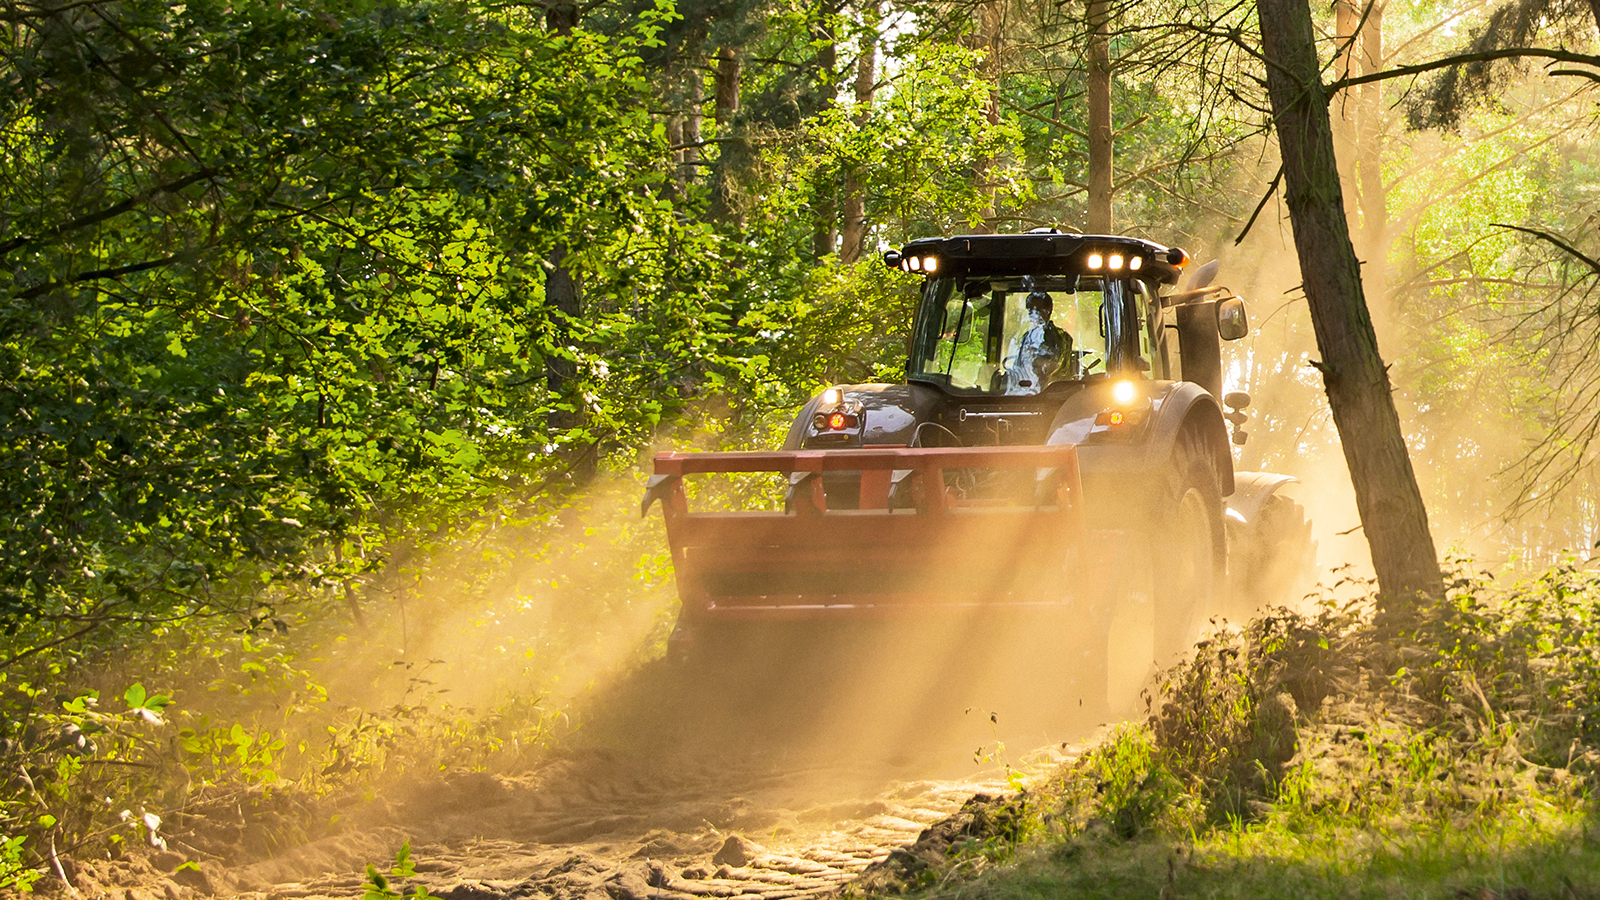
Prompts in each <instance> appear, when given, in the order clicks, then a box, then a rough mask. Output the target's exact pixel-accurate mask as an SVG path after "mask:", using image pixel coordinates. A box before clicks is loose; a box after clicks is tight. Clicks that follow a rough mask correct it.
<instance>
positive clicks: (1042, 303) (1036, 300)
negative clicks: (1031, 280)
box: [1027, 291, 1056, 319]
mask: <svg viewBox="0 0 1600 900" xmlns="http://www.w3.org/2000/svg"><path fill="white" fill-rule="evenodd" d="M1027 306H1028V312H1030V313H1038V314H1039V315H1040V316H1041V317H1043V318H1045V319H1048V318H1050V314H1051V313H1053V312H1055V308H1056V304H1055V301H1054V300H1051V299H1050V295H1049V294H1047V293H1045V292H1044V291H1034V292H1033V293H1031V294H1029V295H1028V300H1027Z"/></svg>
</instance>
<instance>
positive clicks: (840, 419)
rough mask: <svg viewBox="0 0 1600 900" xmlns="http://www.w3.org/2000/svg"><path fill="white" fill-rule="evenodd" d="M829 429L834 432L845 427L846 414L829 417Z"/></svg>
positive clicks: (835, 414)
mask: <svg viewBox="0 0 1600 900" xmlns="http://www.w3.org/2000/svg"><path fill="white" fill-rule="evenodd" d="M828 427H829V428H832V429H833V430H834V431H838V430H839V429H841V428H843V427H844V413H834V414H833V415H831V416H829V417H828Z"/></svg>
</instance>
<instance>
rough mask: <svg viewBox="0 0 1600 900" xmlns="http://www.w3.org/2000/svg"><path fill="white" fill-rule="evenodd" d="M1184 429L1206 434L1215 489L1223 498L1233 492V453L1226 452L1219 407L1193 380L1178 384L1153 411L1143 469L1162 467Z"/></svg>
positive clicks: (1227, 449)
mask: <svg viewBox="0 0 1600 900" xmlns="http://www.w3.org/2000/svg"><path fill="white" fill-rule="evenodd" d="M1184 428H1198V429H1200V432H1201V434H1203V435H1205V438H1206V443H1207V444H1208V445H1209V446H1210V447H1211V452H1212V453H1213V454H1214V455H1215V456H1216V460H1217V481H1218V485H1217V486H1218V487H1219V488H1220V489H1221V491H1222V496H1224V497H1227V496H1230V495H1231V494H1232V493H1233V491H1234V479H1233V452H1232V451H1231V450H1229V444H1228V427H1227V426H1226V425H1224V424H1223V421H1222V407H1221V406H1220V405H1219V404H1218V403H1217V398H1216V397H1214V396H1212V394H1211V392H1210V391H1207V390H1206V389H1205V388H1203V387H1201V386H1200V385H1198V384H1195V383H1194V382H1192V381H1182V382H1178V383H1177V386H1176V387H1174V388H1173V389H1172V392H1171V393H1170V394H1168V395H1167V396H1166V398H1165V399H1164V400H1162V402H1161V404H1160V407H1159V408H1158V409H1157V410H1156V412H1155V416H1154V418H1153V420H1152V421H1151V423H1150V431H1149V433H1148V434H1147V435H1146V436H1145V441H1144V452H1145V458H1144V464H1145V467H1146V468H1154V467H1156V466H1161V465H1165V464H1166V462H1167V460H1168V459H1171V458H1172V445H1173V444H1174V443H1176V442H1177V440H1178V432H1179V431H1180V430H1182V429H1184Z"/></svg>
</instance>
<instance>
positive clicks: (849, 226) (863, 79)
mask: <svg viewBox="0 0 1600 900" xmlns="http://www.w3.org/2000/svg"><path fill="white" fill-rule="evenodd" d="M878 9H879V7H878V0H868V2H867V3H866V4H865V6H864V8H863V9H862V15H861V18H862V23H861V24H862V33H861V55H860V56H859V57H857V58H856V111H855V117H854V118H855V123H856V127H857V128H863V127H865V126H866V124H867V122H868V121H869V120H870V119H871V118H872V98H873V94H874V93H875V90H876V87H877V83H878V66H877V56H878V31H877V29H878ZM843 213H844V216H843V218H844V222H843V227H842V229H841V234H840V240H839V261H840V262H842V263H854V262H857V261H859V260H860V259H861V251H862V249H863V247H865V245H866V240H867V198H866V192H865V188H864V187H863V186H862V184H861V179H860V177H858V176H857V175H856V174H855V173H854V172H851V173H849V174H847V175H845V179H844V210H843Z"/></svg>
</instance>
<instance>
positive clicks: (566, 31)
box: [544, 0, 578, 37]
mask: <svg viewBox="0 0 1600 900" xmlns="http://www.w3.org/2000/svg"><path fill="white" fill-rule="evenodd" d="M544 26H545V27H546V28H548V29H550V30H551V31H554V32H555V33H556V34H559V35H562V36H563V37H569V36H571V34H572V29H574V28H577V27H578V4H577V3H575V2H573V0H549V2H547V3H546V5H545V8H544Z"/></svg>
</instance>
